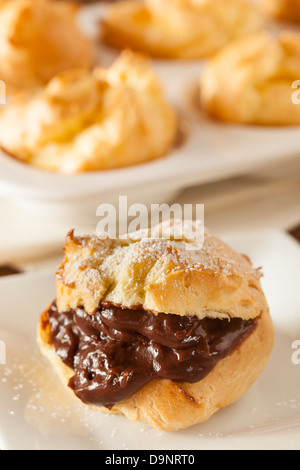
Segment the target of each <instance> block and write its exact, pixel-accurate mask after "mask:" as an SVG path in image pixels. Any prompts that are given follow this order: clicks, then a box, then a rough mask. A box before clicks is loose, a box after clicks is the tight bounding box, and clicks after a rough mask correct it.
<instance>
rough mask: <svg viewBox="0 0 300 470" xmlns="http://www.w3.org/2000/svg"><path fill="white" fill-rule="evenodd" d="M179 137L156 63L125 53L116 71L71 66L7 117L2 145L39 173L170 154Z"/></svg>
mask: <svg viewBox="0 0 300 470" xmlns="http://www.w3.org/2000/svg"><path fill="white" fill-rule="evenodd" d="M176 134H177V119H176V115H175V112H174V111H173V109H172V108H171V107H170V105H169V104H168V103H167V102H166V100H165V98H164V93H163V90H162V87H161V86H160V83H159V82H158V80H157V78H156V76H155V75H154V73H153V71H152V69H151V67H150V66H149V63H148V61H147V60H146V59H145V58H144V57H142V56H140V55H136V54H133V53H131V52H128V51H125V52H123V53H122V54H121V56H120V57H119V58H118V59H117V61H116V62H115V63H114V64H113V65H112V66H111V67H110V68H108V69H102V68H97V69H95V70H94V71H89V70H87V69H70V70H68V71H66V72H63V73H61V74H59V75H57V76H56V77H54V78H53V79H52V80H51V81H50V82H49V84H48V85H47V86H46V87H45V88H43V89H41V90H39V91H37V93H35V94H34V95H33V96H32V95H29V96H28V95H26V96H21V97H16V98H15V100H13V101H12V102H11V103H9V104H7V105H6V106H5V107H3V110H2V112H1V113H0V145H1V147H2V148H3V149H4V150H6V151H7V152H8V153H10V154H12V155H14V156H16V157H17V158H19V159H21V160H23V161H25V162H27V163H30V164H32V165H34V166H37V167H39V168H42V169H45V170H50V171H57V172H61V173H76V172H80V171H91V170H106V169H112V168H118V167H122V166H127V165H133V164H138V163H142V162H145V161H147V160H152V159H155V158H159V157H162V156H163V155H165V154H166V153H167V151H168V150H169V148H170V147H171V145H172V144H173V142H174V140H175V137H176Z"/></svg>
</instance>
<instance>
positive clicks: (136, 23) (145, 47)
mask: <svg viewBox="0 0 300 470" xmlns="http://www.w3.org/2000/svg"><path fill="white" fill-rule="evenodd" d="M262 24H263V20H262V17H261V15H260V14H259V13H258V11H257V9H256V7H255V6H254V5H253V4H251V3H249V2H248V0H164V1H161V0H125V1H122V2H119V3H117V4H116V5H112V6H110V7H109V9H108V11H107V14H106V16H105V18H104V21H103V23H102V33H101V35H102V38H103V40H104V42H106V43H108V44H110V45H112V46H114V47H117V48H132V49H134V50H138V51H142V52H146V53H148V54H150V55H151V56H154V57H160V58H170V59H171V58H173V59H174V58H181V59H183V58H187V59H193V58H201V57H207V56H210V55H212V54H214V53H215V52H217V51H218V50H219V49H221V48H222V47H223V46H225V45H226V44H227V43H228V42H230V41H232V40H233V39H236V38H239V37H243V36H245V35H248V34H252V33H254V32H257V31H258V30H260V29H261V28H262Z"/></svg>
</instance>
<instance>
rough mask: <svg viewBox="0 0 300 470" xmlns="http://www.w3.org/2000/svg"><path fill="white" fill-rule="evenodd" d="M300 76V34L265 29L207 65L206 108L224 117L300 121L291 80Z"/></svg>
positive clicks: (204, 78)
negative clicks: (265, 30) (273, 32)
mask: <svg viewBox="0 0 300 470" xmlns="http://www.w3.org/2000/svg"><path fill="white" fill-rule="evenodd" d="M299 77H300V35H299V34H296V33H293V32H289V31H283V32H281V33H280V34H279V35H272V34H271V33H267V32H264V33H260V34H257V35H254V36H252V37H251V38H246V39H243V40H239V41H237V42H235V43H233V44H230V45H229V46H227V47H226V48H225V49H224V50H223V51H221V52H220V53H219V54H218V55H217V56H216V57H214V58H213V59H212V60H211V61H210V62H209V64H208V65H207V67H206V69H205V71H204V73H203V75H202V77H201V83H200V88H201V90H200V93H201V102H202V106H203V108H204V109H205V110H206V111H207V112H209V113H210V114H211V115H212V116H213V117H216V118H218V119H221V120H224V121H232V122H241V123H249V124H259V125H294V124H297V125H299V124H300V106H299V105H295V104H294V103H293V99H292V95H293V92H294V91H295V90H293V88H292V84H293V82H294V81H295V80H298V79H299Z"/></svg>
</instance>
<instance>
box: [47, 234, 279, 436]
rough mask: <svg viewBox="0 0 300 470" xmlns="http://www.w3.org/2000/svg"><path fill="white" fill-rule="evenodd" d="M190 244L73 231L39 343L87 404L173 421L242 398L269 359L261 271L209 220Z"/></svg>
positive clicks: (181, 423)
mask: <svg viewBox="0 0 300 470" xmlns="http://www.w3.org/2000/svg"><path fill="white" fill-rule="evenodd" d="M188 245H189V240H188V238H185V237H184V238H183V240H177V239H172V240H167V239H163V238H161V239H156V240H153V239H146V238H143V237H142V234H141V236H140V238H139V236H138V234H135V236H134V237H129V238H128V239H126V240H124V239H123V240H109V239H99V238H97V237H96V236H85V237H76V236H75V235H74V233H73V232H70V233H69V235H68V237H67V242H66V248H65V260H64V261H63V263H62V265H61V267H60V269H59V270H58V273H57V286H56V287H57V299H56V303H55V304H52V305H51V306H50V307H49V309H48V310H47V311H46V312H45V313H43V314H42V316H41V320H40V325H39V336H38V342H39V344H40V347H41V350H42V352H43V354H44V355H45V356H46V357H47V358H48V359H49V360H50V361H51V363H52V364H53V366H54V368H55V369H56V371H57V372H58V373H59V375H60V377H61V379H62V381H63V383H64V384H66V385H67V384H69V389H70V391H71V392H72V393H75V394H76V396H77V397H78V398H79V399H80V400H81V401H83V402H84V403H86V404H87V405H88V406H91V407H93V408H94V409H99V410H101V411H104V412H106V413H107V412H109V413H121V414H124V415H125V416H127V417H128V418H129V419H130V420H132V421H141V422H144V423H148V424H150V425H152V426H154V427H155V428H157V429H162V430H168V431H175V430H177V429H182V428H186V427H188V426H191V425H193V424H196V423H200V422H203V421H206V420H207V419H208V418H209V417H210V416H211V415H212V414H214V413H215V412H216V411H217V410H218V409H220V408H224V407H226V406H228V405H229V404H231V403H233V402H235V401H236V400H238V399H239V398H240V397H241V396H242V395H243V394H244V393H245V392H246V391H247V390H248V388H249V387H250V386H251V385H252V384H253V382H254V381H255V380H256V378H257V377H258V375H259V374H260V373H261V372H262V371H263V369H264V368H265V366H266V364H267V362H268V359H269V356H270V353H271V350H272V346H273V326H272V321H271V318H270V315H269V310H268V306H267V302H266V299H265V297H264V294H263V292H262V289H261V286H260V277H261V274H260V271H259V270H256V269H254V268H253V266H252V264H251V262H250V260H249V259H248V258H247V256H244V255H240V254H238V253H236V252H235V251H234V250H233V249H231V248H230V247H228V246H227V245H226V244H225V243H223V242H222V241H221V240H219V239H217V238H216V237H214V236H213V235H212V234H211V233H210V232H208V231H206V232H205V237H204V245H203V248H202V249H198V250H195V251H190V250H188V249H187V248H188ZM199 248H200V246H199ZM174 296H177V297H178V301H174ZM238 325H239V326H238ZM239 328H242V330H241V332H240V333H239ZM236 335H237V336H236ZM233 337H236V338H237V339H236V340H233ZM99 338H100V339H99ZM99 341H100V342H99ZM230 343H231V344H232V345H231V346H230V347H229V350H228V351H227V352H226V353H224V354H223V353H221V351H223V350H224V347H225V349H226V347H227V346H226V345H227V344H228V345H229V344H230ZM211 349H212V351H211ZM223 352H224V351H223ZM220 353H221V356H220V357H218V354H220ZM199 354H200V355H199ZM212 358H214V359H213V364H210V361H211V360H212ZM203 361H204V362H203ZM149 367H150V368H149ZM153 367H154V371H155V374H154V375H153V374H152V375H151V376H150V377H147V374H150V373H151V370H152V368H153ZM74 374H75V375H74ZM197 374H198V375H197ZM197 377H198V378H197ZM199 377H200V378H201V379H199ZM141 378H142V381H141ZM143 384H144V385H143ZM99 396H101V397H102V401H101V400H100V401H101V403H98V402H97V400H98V399H99ZM116 396H118V397H119V398H118V399H116ZM114 399H115V401H114ZM108 403H112V404H111V405H110V406H108Z"/></svg>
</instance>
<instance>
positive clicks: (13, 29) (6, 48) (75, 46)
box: [0, 0, 94, 92]
mask: <svg viewBox="0 0 300 470" xmlns="http://www.w3.org/2000/svg"><path fill="white" fill-rule="evenodd" d="M77 13H78V6H76V4H75V3H74V4H72V3H71V2H61V1H60V2H55V1H49V0H10V1H1V2H0V78H1V80H3V81H4V82H5V83H6V85H7V88H8V91H9V92H14V91H17V90H20V89H21V90H23V89H27V88H32V87H36V86H39V85H42V84H45V83H47V82H48V80H50V78H52V77H53V76H54V75H55V74H56V73H59V72H61V71H63V70H66V69H68V68H69V67H91V66H92V64H93V61H94V51H93V46H92V44H91V42H90V41H89V40H88V39H87V38H85V37H84V35H83V34H82V33H81V32H80V30H79V28H78V25H77Z"/></svg>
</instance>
